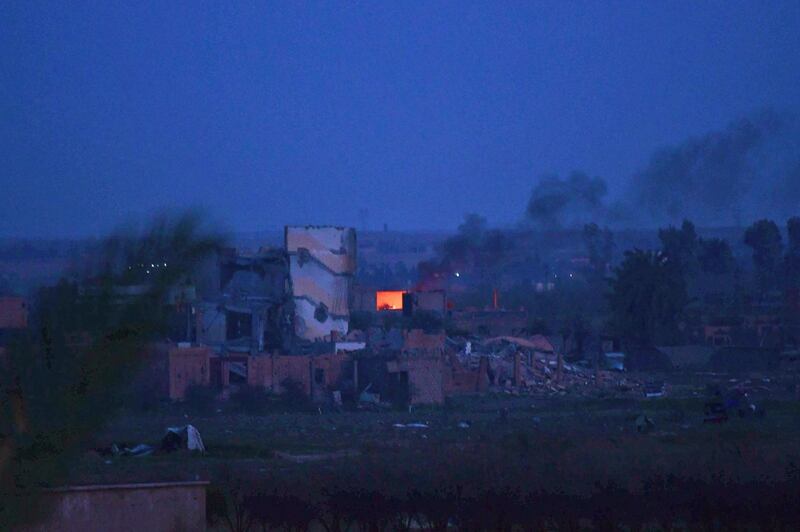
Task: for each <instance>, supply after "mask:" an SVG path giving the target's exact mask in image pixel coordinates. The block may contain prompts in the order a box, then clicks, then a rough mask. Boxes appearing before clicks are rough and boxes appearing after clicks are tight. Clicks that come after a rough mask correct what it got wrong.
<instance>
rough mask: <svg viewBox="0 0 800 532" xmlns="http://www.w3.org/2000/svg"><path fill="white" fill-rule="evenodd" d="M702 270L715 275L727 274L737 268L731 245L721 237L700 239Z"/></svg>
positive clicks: (699, 253) (699, 258)
mask: <svg viewBox="0 0 800 532" xmlns="http://www.w3.org/2000/svg"><path fill="white" fill-rule="evenodd" d="M698 248H699V250H698V257H697V260H698V262H699V264H700V270H701V271H702V272H703V273H709V274H713V275H727V274H730V273H732V272H733V270H734V268H736V261H735V260H734V258H733V252H732V251H731V246H730V244H728V241H727V240H723V239H721V238H709V239H707V240H706V239H702V238H701V239H700V240H699V241H698Z"/></svg>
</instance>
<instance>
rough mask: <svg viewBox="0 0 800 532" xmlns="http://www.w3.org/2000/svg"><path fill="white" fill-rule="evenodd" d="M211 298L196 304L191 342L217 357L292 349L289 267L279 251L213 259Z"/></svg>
mask: <svg viewBox="0 0 800 532" xmlns="http://www.w3.org/2000/svg"><path fill="white" fill-rule="evenodd" d="M218 272H219V291H218V294H217V297H215V298H213V299H205V300H203V301H202V302H200V303H197V304H196V321H197V341H198V342H199V343H201V344H204V345H207V346H211V347H213V348H215V350H216V351H218V352H220V353H229V352H230V353H251V354H256V353H261V352H265V351H270V350H275V349H281V350H287V349H290V348H291V346H292V334H291V332H292V298H291V291H290V286H291V285H290V279H289V261H288V257H287V255H286V253H285V252H284V251H283V250H280V249H262V250H260V251H259V252H258V253H256V254H254V255H250V256H244V255H238V254H237V253H236V251H235V250H232V249H229V250H226V251H225V252H223V253H222V254H221V255H220V257H219V264H218Z"/></svg>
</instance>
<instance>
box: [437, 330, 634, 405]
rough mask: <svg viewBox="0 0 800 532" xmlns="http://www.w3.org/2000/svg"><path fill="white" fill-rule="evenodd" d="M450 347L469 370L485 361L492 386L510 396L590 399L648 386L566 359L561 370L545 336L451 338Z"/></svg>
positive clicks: (616, 373)
mask: <svg viewBox="0 0 800 532" xmlns="http://www.w3.org/2000/svg"><path fill="white" fill-rule="evenodd" d="M448 344H449V345H450V347H451V348H454V349H458V351H457V353H456V359H457V360H458V363H460V364H461V365H462V366H464V367H466V368H469V369H472V370H477V369H478V368H479V367H480V363H481V362H480V361H481V359H482V358H485V359H486V360H487V362H488V367H487V372H488V376H489V382H490V387H493V388H494V389H495V390H506V391H508V392H509V393H517V394H531V395H582V396H587V395H592V394H595V393H597V391H598V390H605V391H608V390H615V391H618V392H632V393H638V394H641V393H642V390H643V389H644V386H645V383H643V382H640V381H638V380H636V379H633V378H631V377H630V376H628V375H625V374H622V373H620V372H616V371H608V370H606V369H597V370H595V369H594V368H592V367H588V365H586V366H582V365H578V364H572V363H567V362H564V361H563V359H562V361H561V363H560V367H559V356H558V353H557V350H556V349H555V348H554V347H553V346H552V345H551V344H550V343H549V342H548V341H547V339H546V338H544V337H543V336H533V337H532V338H530V339H528V338H516V337H499V338H489V339H477V340H476V339H472V340H465V339H453V338H448Z"/></svg>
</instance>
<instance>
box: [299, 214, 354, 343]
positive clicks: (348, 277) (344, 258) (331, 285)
mask: <svg viewBox="0 0 800 532" xmlns="http://www.w3.org/2000/svg"><path fill="white" fill-rule="evenodd" d="M285 242H286V252H287V254H288V256H289V276H290V278H291V286H292V294H293V298H294V299H293V301H294V330H295V335H296V336H297V337H298V338H300V339H303V340H308V341H319V340H323V339H330V338H331V337H332V336H337V335H338V336H340V337H341V336H344V335H345V334H347V330H348V323H349V319H350V298H351V291H352V285H353V278H354V276H355V271H356V234H355V230H354V229H351V228H346V227H331V226H287V227H286V229H285Z"/></svg>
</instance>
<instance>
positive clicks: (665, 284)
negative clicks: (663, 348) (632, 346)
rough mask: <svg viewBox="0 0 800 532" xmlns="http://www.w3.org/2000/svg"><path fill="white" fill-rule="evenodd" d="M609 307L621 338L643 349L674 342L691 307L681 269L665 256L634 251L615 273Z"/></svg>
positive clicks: (628, 254)
mask: <svg viewBox="0 0 800 532" xmlns="http://www.w3.org/2000/svg"><path fill="white" fill-rule="evenodd" d="M614 273H615V275H614V278H613V279H612V280H611V293H610V294H609V306H610V311H611V322H612V323H611V324H612V326H613V328H614V329H615V330H616V332H617V333H618V334H620V336H622V337H623V338H625V339H627V340H630V341H634V342H637V343H639V344H641V345H652V344H653V343H655V342H672V341H674V340H675V338H676V336H677V334H678V318H679V315H680V314H681V312H682V311H683V309H684V307H685V306H686V304H687V303H688V295H687V292H686V282H685V280H684V278H683V272H682V271H681V268H680V267H679V266H678V264H676V263H675V262H674V261H671V260H669V259H668V258H667V257H665V256H664V255H663V254H661V253H655V252H652V251H642V250H638V249H637V250H633V251H627V252H626V253H625V259H624V260H623V261H622V264H620V266H619V267H617V268H616V269H615V270H614Z"/></svg>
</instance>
